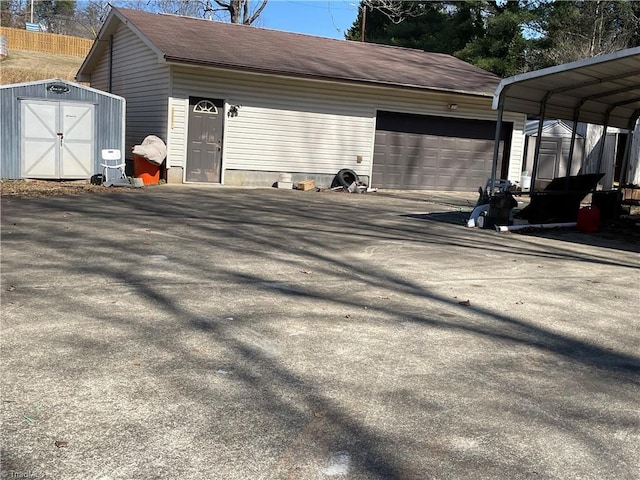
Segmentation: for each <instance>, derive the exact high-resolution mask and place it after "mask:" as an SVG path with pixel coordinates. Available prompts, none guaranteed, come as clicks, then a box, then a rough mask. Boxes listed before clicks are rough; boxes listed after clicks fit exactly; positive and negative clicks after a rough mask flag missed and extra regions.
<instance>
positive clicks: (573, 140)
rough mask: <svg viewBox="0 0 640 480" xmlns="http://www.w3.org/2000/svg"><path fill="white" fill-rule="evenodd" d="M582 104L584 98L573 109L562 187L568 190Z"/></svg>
mask: <svg viewBox="0 0 640 480" xmlns="http://www.w3.org/2000/svg"><path fill="white" fill-rule="evenodd" d="M582 105H584V99H583V100H582V101H581V102H580V103H579V104H578V106H577V107H576V108H575V109H574V110H573V128H572V129H571V145H569V161H568V164H567V175H566V176H567V180H566V182H565V186H564V189H565V190H569V183H570V181H569V177H570V176H571V166H572V165H573V152H574V150H575V144H576V137H577V134H578V119H579V118H580V109H581V108H582Z"/></svg>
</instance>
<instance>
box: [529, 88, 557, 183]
mask: <svg viewBox="0 0 640 480" xmlns="http://www.w3.org/2000/svg"><path fill="white" fill-rule="evenodd" d="M551 94H552V92H547V93H546V94H545V96H544V97H543V99H542V102H541V103H540V119H539V120H538V137H537V138H536V149H535V151H534V154H533V168H532V169H531V188H530V189H529V192H530V193H534V192H535V189H536V177H537V176H538V157H539V156H540V146H541V145H542V127H543V126H544V115H545V113H546V111H547V101H548V100H549V97H551Z"/></svg>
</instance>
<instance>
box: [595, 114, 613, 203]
mask: <svg viewBox="0 0 640 480" xmlns="http://www.w3.org/2000/svg"><path fill="white" fill-rule="evenodd" d="M610 115H611V108H608V109H607V112H606V114H605V117H604V125H603V126H602V139H601V141H600V148H599V151H598V163H597V164H596V172H595V173H596V175H598V174H599V173H600V167H602V157H603V156H604V144H605V142H606V141H607V128H609V116H610ZM597 187H598V183H597V182H596V185H595V186H594V187H593V191H594V192H595V191H596V188H597Z"/></svg>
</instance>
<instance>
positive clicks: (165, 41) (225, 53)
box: [79, 8, 500, 96]
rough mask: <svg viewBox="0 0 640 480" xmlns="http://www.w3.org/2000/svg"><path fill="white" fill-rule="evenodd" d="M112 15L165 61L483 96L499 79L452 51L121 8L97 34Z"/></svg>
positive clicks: (86, 70) (83, 71)
mask: <svg viewBox="0 0 640 480" xmlns="http://www.w3.org/2000/svg"><path fill="white" fill-rule="evenodd" d="M117 21H120V22H122V23H124V24H126V25H127V26H129V28H131V29H132V30H133V31H134V32H136V34H137V35H138V36H140V37H141V39H142V40H143V41H145V43H147V44H148V45H150V46H152V48H153V50H155V51H156V52H158V53H159V55H160V56H161V57H164V60H165V61H167V62H175V63H186V64H195V65H206V66H212V67H219V68H227V69H233V70H248V71H253V72H259V73H266V74H273V75H284V76H294V77H309V78H316V79H324V80H333V81H336V80H337V81H348V82H364V83H372V84H382V85H388V86H401V87H412V88H421V89H432V90H440V91H450V92H457V93H465V94H473V95H482V96H492V95H493V93H494V91H495V89H496V87H497V86H498V83H499V82H500V78H499V77H497V76H496V75H493V74H492V73H489V72H487V71H485V70H482V69H480V68H477V67H475V66H473V65H470V64H468V63H466V62H463V61H462V60H459V59H457V58H455V57H453V56H451V55H445V54H439V53H427V52H423V51H421V50H412V49H407V48H399V47H390V46H386V45H376V44H371V43H361V42H352V41H347V40H334V39H330V38H322V37H314V36H310V35H302V34H297V33H288V32H281V31H277V30H269V29H264V28H257V27H252V26H246V25H235V24H229V23H222V22H212V21H209V20H203V19H197V18H189V17H180V16H177V15H166V14H154V13H149V12H144V11H140V10H129V9H121V8H114V9H113V11H112V12H111V15H109V18H108V19H107V22H106V23H105V26H104V27H103V30H102V31H101V32H100V37H99V40H100V39H101V37H102V39H104V36H105V34H106V33H108V32H109V31H111V32H113V31H114V27H113V26H112V25H109V23H111V22H117ZM103 32H104V33H103ZM96 43H98V42H96ZM101 43H102V44H104V43H105V42H101ZM94 46H95V45H94ZM102 48H104V47H102ZM94 50H95V51H94ZM97 50H98V48H96V49H93V48H92V50H91V52H89V55H88V56H87V59H85V63H83V65H82V67H81V68H80V71H79V77H85V76H86V75H87V74H90V73H91V70H92V68H93V66H94V64H95V60H92V59H91V57H92V56H94V55H98V54H99V52H98V51H97Z"/></svg>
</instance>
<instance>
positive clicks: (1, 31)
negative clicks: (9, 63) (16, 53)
mask: <svg viewBox="0 0 640 480" xmlns="http://www.w3.org/2000/svg"><path fill="white" fill-rule="evenodd" d="M0 36H3V37H6V38H7V43H8V49H9V52H11V50H30V51H35V52H47V53H57V54H61V55H73V56H77V57H84V56H86V55H87V53H89V50H90V49H91V45H93V40H89V39H88V38H80V37H71V36H69V35H58V34H56V33H44V32H29V31H27V30H21V29H19V28H7V27H0Z"/></svg>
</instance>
